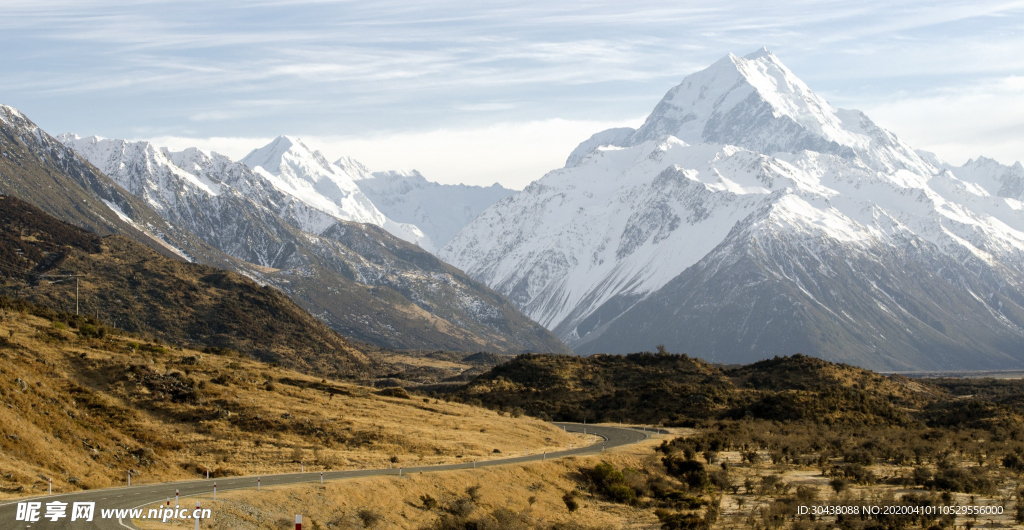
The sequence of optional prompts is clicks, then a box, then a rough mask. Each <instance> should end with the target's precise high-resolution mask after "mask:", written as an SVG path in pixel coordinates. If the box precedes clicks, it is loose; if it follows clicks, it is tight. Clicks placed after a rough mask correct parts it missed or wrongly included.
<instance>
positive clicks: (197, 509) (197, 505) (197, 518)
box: [195, 501, 202, 530]
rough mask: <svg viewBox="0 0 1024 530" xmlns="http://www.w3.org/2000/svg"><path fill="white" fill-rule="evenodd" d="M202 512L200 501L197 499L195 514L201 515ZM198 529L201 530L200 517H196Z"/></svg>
mask: <svg viewBox="0 0 1024 530" xmlns="http://www.w3.org/2000/svg"><path fill="white" fill-rule="evenodd" d="M201 513H202V512H200V511H199V501H196V513H195V515H199V514H201ZM196 530H199V517H196Z"/></svg>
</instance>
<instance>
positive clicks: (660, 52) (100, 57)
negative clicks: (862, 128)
mask: <svg viewBox="0 0 1024 530" xmlns="http://www.w3.org/2000/svg"><path fill="white" fill-rule="evenodd" d="M1022 20H1024V0H1012V1H1005V0H987V1H978V2H971V3H964V2H961V1H958V0H956V1H955V0H909V1H905V2H891V1H889V0H863V1H860V2H856V3H852V2H847V1H839V0H832V1H824V2H822V1H811V0H795V1H790V2H785V3H779V2H769V3H766V2H754V1H753V0H742V1H739V0H725V1H723V2H718V3H715V4H708V3H693V2H679V1H678V0H640V1H635V2H621V1H620V0H594V1H588V2H586V3H558V2H550V1H549V0H544V1H541V0H521V1H516V2H511V1H508V2H466V1H464V0H463V1H456V0H436V1H432V2H427V3H425V2H410V1H407V0H380V1H376V2H356V1H344V2H339V1H333V0H332V1H326V0H263V1H258V2H242V1H223V2H209V1H208V0H203V1H199V0H175V1H174V2H171V1H169V0H146V1H144V2H133V3H132V4H131V5H130V6H126V5H125V3H124V2H123V1H120V0H32V1H27V0H6V1H5V2H2V3H0V47H3V49H7V50H19V53H10V54H3V55H2V56H0V69H2V70H3V71H4V72H5V75H4V76H3V77H2V78H0V94H3V97H4V98H5V99H6V101H4V102H5V103H8V104H15V105H22V104H24V105H28V106H34V108H37V109H40V110H39V112H41V113H42V114H41V115H40V119H42V121H45V122H49V123H58V124H60V125H59V127H60V128H61V129H67V128H72V127H73V125H74V124H76V123H78V124H80V123H87V124H89V127H90V128H92V129H94V130H96V131H98V132H103V133H104V134H107V135H110V136H131V135H133V134H138V133H139V132H140V131H147V132H149V133H152V134H155V135H157V136H165V137H166V136H177V137H188V138H192V137H200V138H209V137H216V138H221V139H227V138H246V137H250V136H252V137H260V138H262V137H272V136H274V135H276V134H278V133H281V132H289V133H292V134H300V135H306V136H310V135H313V136H316V137H323V138H326V137H335V138H350V139H357V138H360V137H363V136H366V135H370V137H373V138H378V140H379V138H382V137H381V136H380V135H379V134H377V135H374V134H373V133H374V132H375V131H380V130H392V131H402V130H405V131H424V130H429V131H435V132H436V131H448V133H447V135H448V136H446V137H447V138H450V139H455V138H461V137H460V136H458V134H456V132H455V131H477V132H480V131H485V130H487V128H488V127H489V126H490V125H488V124H491V123H498V124H504V125H501V126H500V127H499V126H498V125H495V127H498V129H495V131H498V130H504V131H505V132H504V133H502V134H498V133H497V132H494V133H493V134H483V135H482V136H480V137H481V138H490V139H493V141H495V142H499V144H496V147H495V148H494V150H498V149H508V150H512V151H515V152H516V153H517V155H516V157H517V158H518V159H520V160H521V159H523V158H528V157H525V156H523V155H522V153H529V156H534V155H533V153H534V152H542V151H543V149H541V148H539V147H537V149H541V151H533V149H534V148H535V147H536V146H535V145H534V144H533V143H531V140H530V139H529V138H527V137H526V136H523V135H517V134H515V133H513V131H514V130H527V129H529V128H525V129H524V128H523V127H518V126H517V127H512V126H511V125H509V124H511V123H520V124H522V123H536V124H547V125H548V126H552V127H555V124H556V120H554V119H555V118H562V119H563V120H564V121H565V122H566V123H580V124H583V123H589V122H591V121H592V122H594V123H595V124H597V122H600V123H617V122H620V121H622V120H624V119H629V118H630V117H633V116H637V115H640V114H642V113H643V112H647V111H649V110H650V109H651V108H652V107H653V105H654V104H655V103H656V102H657V99H658V98H659V97H660V95H661V94H663V93H664V91H665V90H666V89H668V88H669V87H670V86H672V85H673V84H674V83H675V82H677V81H678V80H679V79H681V78H682V77H683V76H684V75H685V74H688V73H690V72H692V71H695V70H697V69H699V68H701V67H703V66H706V65H707V64H709V63H710V62H712V61H714V60H715V59H717V58H719V57H721V56H723V55H725V54H726V53H727V52H735V53H738V54H743V53H746V52H748V51H751V50H753V49H755V48H757V47H759V46H761V45H768V46H769V47H770V48H771V49H773V50H774V51H776V53H778V54H779V55H780V56H781V57H782V58H783V60H784V61H786V62H787V64H788V65H789V66H790V67H791V68H793V70H794V71H795V72H796V73H797V74H798V75H800V76H802V77H804V78H805V80H807V81H808V82H809V83H810V84H811V86H812V88H815V89H819V90H821V91H823V92H825V93H826V94H827V95H828V96H829V98H830V100H833V103H837V104H840V105H842V106H850V107H858V108H864V109H865V110H868V111H870V112H871V113H872V114H873V113H875V112H886V113H887V114H886V115H887V116H891V117H892V120H893V121H892V123H893V128H894V129H896V130H897V132H900V131H901V130H902V131H906V132H904V133H903V134H904V136H907V137H908V138H910V137H911V136H914V135H916V134H917V133H915V132H913V131H915V130H917V128H920V130H921V135H922V136H921V138H924V140H923V141H925V142H927V143H928V145H929V146H938V147H939V148H947V149H949V150H950V152H949V154H944V153H941V152H940V154H943V155H944V156H948V157H950V158H957V157H959V155H955V154H953V153H954V152H956V153H958V152H960V149H961V148H959V147H955V146H956V145H966V144H957V143H956V142H954V141H953V140H951V139H948V141H947V140H941V139H936V138H937V136H936V135H937V134H938V133H935V134H934V135H933V136H927V135H926V134H925V133H927V132H928V130H931V129H932V128H933V127H941V126H942V125H943V123H948V124H949V125H948V128H947V130H948V131H951V132H950V134H955V132H956V131H958V130H968V131H975V132H976V133H977V134H976V135H975V136H974V138H984V140H977V141H979V142H980V141H985V142H989V143H990V144H991V145H995V144H996V143H999V142H1003V143H1002V144H1001V145H1003V147H999V148H998V149H1000V150H1002V151H1006V152H1010V151H1012V150H1013V142H1012V141H1010V142H1005V141H1003V140H1001V139H1002V138H1004V136H1000V135H999V133H998V132H997V131H998V130H1003V131H1008V132H1006V133H1005V134H1008V135H1012V134H1014V133H1013V131H1014V130H1015V129H1014V127H1015V125H1014V124H1013V123H1011V122H1007V123H1005V124H1004V126H1003V128H1002V129H997V128H989V129H986V128H984V127H981V126H978V127H981V128H976V127H975V126H973V125H970V123H971V122H970V120H972V119H973V120H974V121H975V122H978V121H983V120H984V118H981V117H980V116H981V114H980V113H983V112H996V113H998V112H999V109H1000V108H1014V106H1015V105H1016V103H1015V102H1014V101H1012V99H1013V98H1019V97H1020V94H1017V93H1014V92H1012V91H1010V92H1007V91H990V92H988V93H987V94H988V95H986V96H984V97H982V96H980V95H978V94H980V92H978V91H977V90H978V89H977V88H976V87H974V85H972V84H970V83H969V82H967V81H965V80H970V79H977V78H986V79H1007V78H1010V77H1012V76H1024V54H1020V53H1019V52H1018V50H1020V49H1024V31H1021V30H1022V29H1024V28H1022V25H1024V24H1022V22H1021V21H1022ZM924 87H928V88H929V89H930V90H931V91H930V92H927V93H925V92H922V90H923V89H924ZM964 87H967V88H964ZM972 87H974V88H972ZM972 94H974V95H973V96H972ZM936 98H939V99H936ZM942 98H947V99H942ZM948 98H954V99H955V98H960V99H957V100H956V101H953V100H952V99H948ZM972 98H974V99H972ZM979 98H980V99H979ZM986 98H987V99H986ZM243 100H282V101H284V103H281V104H259V103H247V104H239V103H238V102H240V101H243ZM983 100H984V101H988V102H989V103H982V101H983ZM54 101H58V102H60V103H61V104H60V105H53V104H51V103H52V102H54ZM893 101H898V102H899V104H897V103H892V102H893ZM886 102H890V103H889V104H888V105H887V104H886ZM933 103H938V104H947V105H952V104H954V103H955V104H958V105H965V106H967V107H971V108H973V109H974V113H973V114H972V113H970V112H963V113H956V112H950V113H949V115H948V119H947V120H945V121H937V120H931V121H928V114H929V113H928V112H926V111H925V110H924V108H925V106H926V105H928V104H933ZM912 109H921V110H919V111H913V110H912ZM915 112H916V114H915ZM46 113H51V114H50V115H46ZM68 113H74V116H71V117H69V116H68ZM938 114H941V113H938ZM1014 116H1016V114H1014V113H1013V112H1007V113H1005V114H1004V116H1002V117H999V118H996V119H995V120H989V121H1002V120H1004V118H1005V119H1006V120H1010V119H1013V117H1014ZM887 119H889V118H880V119H879V121H882V122H883V123H885V122H886V121H885V120H887ZM915 120H916V121H915ZM925 122H927V123H930V124H931V125H929V126H928V127H923V126H922V127H918V126H916V125H915V124H916V123H925ZM502 127H504V129H502ZM531 130H532V129H531ZM554 130H555V131H561V132H560V134H570V133H573V134H575V131H578V132H579V136H578V137H574V138H572V139H571V140H568V139H567V140H566V141H564V142H562V143H561V144H560V143H558V142H557V141H555V142H554V143H552V145H559V146H561V145H562V144H565V145H568V149H571V147H572V146H574V145H575V143H576V142H578V141H580V140H582V139H585V138H586V137H587V136H589V135H590V134H591V133H593V132H595V130H596V129H594V130H587V131H583V130H582V129H579V130H577V129H573V128H572V127H568V126H565V127H561V128H558V127H555V129H554ZM986 131H987V132H986ZM533 133H534V134H542V133H540V132H539V131H536V130H533ZM402 135H406V136H402ZM442 136H444V135H442ZM442 136H431V134H428V133H419V132H410V133H395V134H388V135H386V137H388V138H403V139H406V140H409V141H410V142H412V141H419V142H427V143H430V142H435V140H433V139H434V138H441V137H442ZM914 137H915V138H916V137H917V136H914ZM378 140H374V141H373V142H370V143H368V144H365V145H364V144H358V143H351V142H350V144H349V145H356V146H361V147H365V148H366V149H367V152H369V153H377V151H374V150H373V149H371V148H370V147H368V146H370V145H384V144H383V143H381V142H380V141H378ZM467 141H469V140H467ZM972 141H973V140H972ZM436 142H438V143H434V144H432V145H434V147H435V148H436V149H440V147H438V146H440V143H439V142H441V140H436ZM500 142H505V143H504V144H501V143H500ZM225 145H228V144H225ZM410 149H411V148H410ZM410 149H404V150H398V151H394V150H392V151H390V155H389V156H392V157H402V156H405V155H404V154H403V153H408V152H412V151H411V150H410ZM436 149H435V150H434V151H430V150H424V151H423V153H422V156H425V157H427V156H434V157H435V158H433V159H431V160H434V159H438V160H440V158H437V157H439V156H440V155H437V154H436V152H437V151H436ZM480 149H483V150H485V151H486V150H488V149H490V148H484V147H483V146H480ZM964 149H966V147H964ZM387 152H388V151H387V150H382V151H380V153H387ZM488 152H490V151H488ZM986 152H992V151H986ZM431 153H435V154H434V155H431ZM354 154H355V153H354ZM566 154H567V151H566V152H565V153H561V154H560V155H559V156H558V157H554V155H550V156H549V155H545V156H547V158H546V159H545V160H547V162H545V163H550V161H551V160H555V159H556V158H558V159H564V156H565V155H566ZM370 156H373V157H376V156H377V154H371V155H370ZM381 156H383V154H382V155H381ZM538 156H539V155H538ZM999 156H1003V158H1006V155H999ZM446 163H450V164H452V165H451V166H448V167H450V168H451V169H450V171H449V170H445V169H444V168H443V167H442V165H440V163H437V164H436V165H433V166H430V167H436V168H439V169H438V173H439V174H463V170H462V169H458V168H459V167H461V166H458V163H459V162H458V161H457V160H454V159H452V160H449V162H446ZM514 163H517V162H510V164H514ZM430 164H435V163H434V162H431V163H430ZM393 165H395V164H380V167H392V166H393ZM399 165H409V166H414V167H420V168H421V169H423V168H427V166H425V165H424V164H423V163H414V162H410V163H406V162H405V161H404V159H403V161H402V163H401V164H399ZM556 165H557V164H556ZM551 167H555V166H551ZM548 169H550V167H549V168H548ZM527 172H533V173H534V174H536V173H538V170H537V169H536V168H535V167H534V168H531V169H529V171H527V170H525V169H523V170H521V171H520V170H516V171H509V172H508V174H512V173H515V174H524V173H527ZM466 174H468V172H467V173H466ZM502 178H506V177H502ZM508 178H513V177H508Z"/></svg>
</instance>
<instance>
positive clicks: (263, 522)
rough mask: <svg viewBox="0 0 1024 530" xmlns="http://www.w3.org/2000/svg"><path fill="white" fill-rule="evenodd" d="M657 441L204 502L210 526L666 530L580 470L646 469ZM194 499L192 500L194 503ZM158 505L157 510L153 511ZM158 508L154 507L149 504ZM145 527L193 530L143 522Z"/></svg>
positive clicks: (240, 493)
mask: <svg viewBox="0 0 1024 530" xmlns="http://www.w3.org/2000/svg"><path fill="white" fill-rule="evenodd" d="M658 443H659V442H658V441H657V440H649V441H646V442H643V443H641V444H637V445H631V446H625V447H619V448H616V449H613V450H609V452H608V453H606V454H604V455H601V456H590V457H569V458H563V459H559V460H550V461H547V462H535V463H530V464H516V465H506V466H499V467H487V468H479V469H476V470H460V471H450V472H440V473H422V474H419V473H415V474H410V475H407V476H404V477H402V478H399V477H396V476H387V477H369V478H362V479H352V480H342V481H337V482H330V483H327V484H325V485H323V486H321V485H319V484H306V485H297V486H282V487H273V488H264V489H263V490H262V491H260V492H258V493H257V492H256V491H255V490H252V491H249V490H240V491H231V492H226V493H220V494H218V496H217V500H216V501H214V500H213V499H212V497H211V496H209V495H207V496H202V497H198V499H199V500H200V502H201V503H202V506H203V507H204V508H205V507H209V508H210V509H211V510H212V511H213V517H214V519H213V520H212V521H210V522H209V523H208V524H209V525H210V528H232V529H290V528H294V520H295V514H297V513H301V514H302V515H303V526H302V527H303V529H324V530H326V529H358V528H379V529H386V528H401V529H416V528H430V527H431V526H437V527H441V525H443V523H444V521H443V518H444V517H450V518H454V516H455V515H466V516H469V518H470V519H473V520H474V522H477V523H478V524H482V525H483V526H484V527H485V528H495V529H498V528H503V529H519V528H523V529H526V528H549V527H551V526H555V527H558V528H566V529H574V528H578V529H605V528H623V529H649V528H661V524H660V523H659V522H658V518H657V517H655V516H654V514H653V512H652V511H651V510H649V509H644V508H639V507H631V506H627V505H624V504H616V503H612V502H608V501H605V500H601V499H600V498H598V497H596V496H592V495H589V494H587V493H586V492H585V491H583V490H581V489H580V472H579V470H580V468H581V467H593V466H594V465H596V464H598V463H600V462H602V461H608V462H612V463H614V464H615V465H616V466H617V467H631V468H636V469H643V468H644V467H645V466H655V465H657V462H658V457H657V456H655V452H654V447H655V446H656V445H657V444H658ZM570 492H575V494H576V498H577V499H578V500H579V508H578V509H577V510H576V511H574V512H570V511H569V510H568V509H567V508H566V504H565V502H564V501H563V497H564V496H565V495H566V494H567V493H570ZM192 502H194V499H192V498H190V499H188V501H187V502H185V504H186V505H190V503H192ZM152 507H155V505H154V506H152ZM146 508H147V509H148V508H150V507H149V506H147V507H146ZM135 523H136V524H137V525H138V526H139V527H140V528H143V529H147V530H148V529H154V530H155V529H159V528H168V527H172V528H173V527H179V528H192V526H190V525H193V524H194V523H193V522H192V521H188V522H185V521H180V522H178V523H177V524H175V525H171V524H169V523H159V522H153V521H141V520H140V521H135Z"/></svg>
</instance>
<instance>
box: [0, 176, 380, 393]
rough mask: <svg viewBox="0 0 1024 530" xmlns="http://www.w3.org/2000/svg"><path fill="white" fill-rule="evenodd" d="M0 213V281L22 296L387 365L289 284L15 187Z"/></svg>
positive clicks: (326, 369) (2, 199) (305, 366)
mask: <svg viewBox="0 0 1024 530" xmlns="http://www.w3.org/2000/svg"><path fill="white" fill-rule="evenodd" d="M0 221H2V226H3V229H2V230H0V263H2V265H3V266H2V267H0V285H2V286H3V288H4V292H6V293H16V294H17V295H18V298H21V299H24V300H28V301H30V302H34V303H37V304H40V305H43V306H46V307H50V308H54V309H58V310H61V311H64V312H66V313H70V314H75V313H76V311H77V310H80V311H81V313H82V314H85V315H90V316H96V315H99V316H100V317H101V318H100V320H102V321H105V322H108V323H114V324H116V325H117V327H118V328H120V329H123V330H126V331H130V332H134V333H142V334H148V335H151V336H153V337H155V338H158V339H161V340H163V341H167V342H169V343H172V344H179V345H187V346H190V347H193V348H199V349H202V348H204V347H205V348H217V349H224V348H228V349H231V350H234V351H238V352H241V353H245V354H247V355H250V356H252V357H256V358H259V359H262V360H264V361H266V362H278V363H280V364H282V365H284V366H289V367H292V368H296V369H299V370H303V371H306V372H312V373H318V374H323V375H332V376H335V377H372V376H374V375H377V374H379V373H380V372H381V371H383V370H384V368H383V364H382V363H380V362H377V361H375V360H373V359H370V358H369V357H367V356H366V355H365V354H364V353H363V352H362V351H360V350H359V348H358V347H357V346H356V345H354V344H352V343H351V342H349V341H348V340H346V339H345V338H344V337H342V336H341V335H339V334H338V333H337V332H335V331H333V330H331V329H330V328H328V327H327V326H326V325H324V324H323V323H322V322H319V321H318V320H316V319H315V318H313V317H312V316H310V315H309V313H307V312H306V311H304V310H302V309H301V308H300V307H299V306H297V305H296V304H295V303H294V302H292V301H291V300H289V299H288V298H287V297H286V296H284V294H283V293H281V292H280V291H278V290H277V289H273V288H270V287H267V286H260V285H259V284H257V283H256V282H254V281H252V280H250V279H249V278H246V277H244V276H242V275H240V274H236V273H232V272H228V271H225V270H223V269H218V268H215V267H210V266H207V265H201V264H198V263H188V262H186V261H183V260H180V259H173V258H167V257H163V256H160V255H159V254H157V253H156V252H154V251H153V250H152V249H150V248H148V247H146V246H145V245H141V244H139V243H136V242H134V241H132V240H131V239H129V238H127V237H124V236H117V235H112V236H107V237H104V238H100V237H98V236H97V235H96V234H94V233H92V232H89V231H86V230H83V229H81V228H78V227H76V226H74V225H71V224H69V223H65V222H63V221H59V220H57V219H56V218H54V217H52V216H50V215H48V214H46V213H44V212H43V211H42V210H40V209H38V208H36V207H35V206H33V205H31V204H29V203H27V202H25V201H22V200H20V199H18V198H16V197H13V196H4V195H0ZM68 272H74V273H78V274H82V275H84V276H83V277H82V278H80V279H79V281H78V282H77V283H75V282H74V281H73V280H72V281H71V282H69V281H68V280H66V279H65V280H63V281H55V280H53V279H52V278H51V279H46V278H45V277H44V276H41V275H47V274H49V275H60V274H66V273H68ZM76 292H77V293H78V294H77V295H76V294H75V293H76ZM69 294H70V296H69ZM100 327H102V326H100ZM97 333H99V332H98V331H97ZM218 351H219V350H218Z"/></svg>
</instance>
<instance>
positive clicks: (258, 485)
mask: <svg viewBox="0 0 1024 530" xmlns="http://www.w3.org/2000/svg"><path fill="white" fill-rule="evenodd" d="M259 490H260V477H256V491H259Z"/></svg>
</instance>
